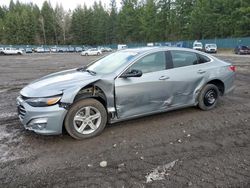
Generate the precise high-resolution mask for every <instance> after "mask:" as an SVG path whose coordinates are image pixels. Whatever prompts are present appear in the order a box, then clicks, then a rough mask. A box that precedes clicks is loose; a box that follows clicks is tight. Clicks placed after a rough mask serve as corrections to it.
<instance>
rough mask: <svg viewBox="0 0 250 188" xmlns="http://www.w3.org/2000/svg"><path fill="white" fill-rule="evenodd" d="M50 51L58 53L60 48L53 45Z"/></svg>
mask: <svg viewBox="0 0 250 188" xmlns="http://www.w3.org/2000/svg"><path fill="white" fill-rule="evenodd" d="M50 51H51V52H53V53H56V52H57V51H58V48H57V47H56V46H55V47H52V48H50Z"/></svg>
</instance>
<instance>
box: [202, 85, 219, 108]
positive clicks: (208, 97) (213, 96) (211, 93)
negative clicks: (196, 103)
mask: <svg viewBox="0 0 250 188" xmlns="http://www.w3.org/2000/svg"><path fill="white" fill-rule="evenodd" d="M217 98H218V93H217V92H216V90H214V89H210V90H208V91H207V92H206V94H205V96H204V103H205V105H206V106H212V105H213V104H214V103H215V102H216V100H217Z"/></svg>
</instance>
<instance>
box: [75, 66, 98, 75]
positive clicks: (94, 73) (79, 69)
mask: <svg viewBox="0 0 250 188" xmlns="http://www.w3.org/2000/svg"><path fill="white" fill-rule="evenodd" d="M76 70H77V71H83V72H88V73H89V74H91V75H93V76H94V75H96V72H95V71H92V70H89V69H86V67H80V68H78V69H76Z"/></svg>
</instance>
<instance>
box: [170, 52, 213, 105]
mask: <svg viewBox="0 0 250 188" xmlns="http://www.w3.org/2000/svg"><path fill="white" fill-rule="evenodd" d="M170 54H171V57H172V58H171V59H172V61H171V63H172V65H171V67H172V68H170V69H168V70H167V73H166V75H168V76H169V79H168V80H167V81H168V82H169V83H171V84H169V85H171V90H172V94H173V96H172V101H171V107H178V106H186V105H192V104H194V103H195V97H196V94H197V92H198V90H199V89H200V88H201V87H202V85H203V84H204V82H205V80H206V79H205V78H206V75H207V66H206V65H204V64H203V63H205V62H209V61H210V59H209V58H207V57H205V56H203V59H201V57H202V56H199V55H198V54H197V53H195V52H189V51H182V50H171V51H170Z"/></svg>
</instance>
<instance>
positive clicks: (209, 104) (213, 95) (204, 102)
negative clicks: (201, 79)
mask: <svg viewBox="0 0 250 188" xmlns="http://www.w3.org/2000/svg"><path fill="white" fill-rule="evenodd" d="M219 96H220V91H219V89H218V87H217V86H216V85H214V84H207V85H206V86H205V87H204V88H203V89H202V90H201V92H200V95H199V98H198V103H199V104H198V106H199V108H200V109H202V110H211V109H213V108H214V107H215V106H216V104H217V102H218V99H219Z"/></svg>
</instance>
